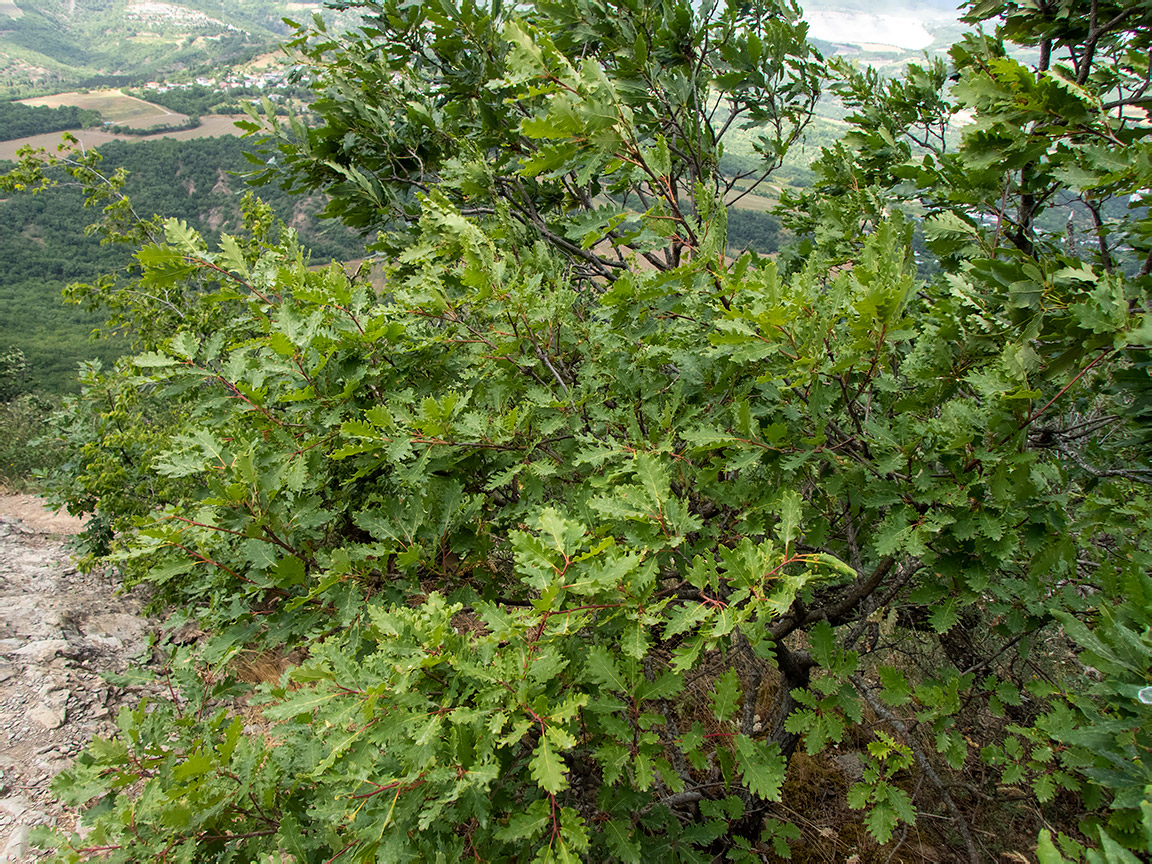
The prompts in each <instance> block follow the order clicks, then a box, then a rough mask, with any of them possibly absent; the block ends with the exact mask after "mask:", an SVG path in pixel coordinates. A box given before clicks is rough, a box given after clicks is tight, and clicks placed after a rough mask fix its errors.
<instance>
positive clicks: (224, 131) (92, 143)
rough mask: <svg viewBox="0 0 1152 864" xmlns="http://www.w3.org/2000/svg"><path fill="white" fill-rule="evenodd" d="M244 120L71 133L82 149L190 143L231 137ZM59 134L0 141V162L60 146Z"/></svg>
mask: <svg viewBox="0 0 1152 864" xmlns="http://www.w3.org/2000/svg"><path fill="white" fill-rule="evenodd" d="M52 98H58V97H52ZM175 116H177V117H179V116H182V115H179V114H178V115H175ZM247 119H248V118H247V116H246V115H244V114H209V115H205V117H204V118H203V122H202V123H201V124H200V126H198V127H197V128H195V129H181V130H180V131H179V132H163V133H161V134H159V135H147V136H140V135H112V134H110V133H108V132H101V131H99V130H96V129H83V130H79V131H75V132H72V133H71V134H73V135H75V136H76V137H77V138H78V139H79V140H80V143H81V145H83V146H84V147H85V148H92V147H98V146H100V145H101V144H104V143H106V142H108V141H151V140H152V139H154V138H178V139H179V140H181V141H190V140H192V139H193V138H214V137H216V136H217V135H235V134H237V132H238V131H239V130H237V129H236V127H235V126H234V125H233V123H234V122H235V121H236V120H247ZM61 134H62V133H60V132H51V133H49V134H47V135H32V136H31V137H29V138H20V139H18V140H16V141H0V160H5V159H15V158H16V151H17V150H19V149H20V148H21V147H33V148H36V147H46V148H48V149H49V150H55V149H56V145H57V144H59V143H60V135H61Z"/></svg>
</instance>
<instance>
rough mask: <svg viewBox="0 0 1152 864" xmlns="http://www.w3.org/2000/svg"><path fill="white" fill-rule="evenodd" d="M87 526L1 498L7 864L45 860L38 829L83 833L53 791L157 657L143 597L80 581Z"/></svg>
mask: <svg viewBox="0 0 1152 864" xmlns="http://www.w3.org/2000/svg"><path fill="white" fill-rule="evenodd" d="M80 528H81V524H80V522H79V521H78V520H76V519H73V518H72V517H70V516H68V515H67V514H63V513H55V514H53V513H49V512H47V511H46V510H45V509H44V507H43V506H42V502H41V501H40V500H39V499H38V498H35V497H34V496H31V495H11V494H3V493H0V862H3V864H14V862H21V864H24V862H32V861H36V860H37V859H38V857H39V856H38V854H37V851H36V850H35V849H32V848H31V847H30V845H29V843H28V835H29V833H30V832H31V830H32V827H33V826H35V825H38V824H44V823H50V824H57V825H60V826H62V827H65V828H72V827H74V825H75V821H76V814H75V813H69V812H68V811H67V809H66V808H64V807H62V806H60V805H59V804H57V803H56V802H55V801H54V800H53V797H52V794H51V792H50V791H49V789H48V784H49V782H50V781H51V779H52V777H53V776H55V775H56V774H57V773H58V772H60V771H62V770H64V769H65V768H67V767H68V766H69V765H70V764H71V762H72V759H73V758H74V757H75V755H76V754H77V753H78V752H79V751H80V749H81V748H82V747H83V746H84V744H85V743H86V742H87V741H88V740H90V739H91V738H92V736H93V735H97V734H108V733H109V732H110V731H111V729H112V724H111V718H112V717H113V716H114V714H115V712H116V711H117V710H118V709H119V705H121V704H123V703H124V702H125V701H131V699H132V698H133V695H134V694H131V693H126V692H125V691H123V690H122V689H121V688H118V687H115V686H111V685H109V684H108V683H107V682H106V681H104V679H103V678H102V677H101V673H104V672H109V671H112V672H123V671H124V670H126V669H127V668H128V666H129V665H130V664H132V663H134V662H139V658H140V657H141V655H142V654H143V652H144V651H145V649H146V648H147V642H148V636H149V633H150V631H151V630H152V623H151V622H149V621H147V620H146V619H144V618H142V617H141V616H140V614H139V610H140V607H141V605H142V604H141V601H140V598H139V597H137V596H133V595H132V594H124V593H118V591H117V588H118V586H117V584H116V582H115V581H114V579H111V578H109V577H108V575H106V574H104V573H87V574H85V573H80V572H79V571H77V569H76V566H75V564H74V563H73V562H72V560H71V558H70V556H69V553H68V548H67V540H68V535H71V534H74V533H76V532H78V531H79V530H80Z"/></svg>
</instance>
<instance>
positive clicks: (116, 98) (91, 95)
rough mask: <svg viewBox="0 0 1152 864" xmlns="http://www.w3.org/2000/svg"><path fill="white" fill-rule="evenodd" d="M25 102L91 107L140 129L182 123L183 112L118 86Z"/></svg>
mask: <svg viewBox="0 0 1152 864" xmlns="http://www.w3.org/2000/svg"><path fill="white" fill-rule="evenodd" d="M20 101H21V102H23V103H24V104H25V105H47V106H48V107H49V108H59V107H60V106H62V105H75V106H76V107H77V108H91V109H93V110H95V111H99V112H100V116H101V117H103V118H104V119H105V120H109V121H111V122H112V123H126V124H128V125H129V126H135V127H137V128H140V129H147V128H148V127H149V126H159V125H161V124H175V123H182V122H183V121H185V120H187V119H188V115H187V114H179V113H177V112H175V111H169V110H168V109H167V108H164V107H162V106H160V105H153V104H152V103H151V102H145V101H144V100H143V99H137V98H136V97H135V96H125V95H124V94H123V93H121V92H120V91H119V90H92V91H90V92H88V93H77V92H75V91H73V92H70V93H57V94H56V95H54V96H37V97H36V98H34V99H22V100H20Z"/></svg>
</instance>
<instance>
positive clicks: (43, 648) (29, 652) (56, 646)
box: [12, 639, 68, 663]
mask: <svg viewBox="0 0 1152 864" xmlns="http://www.w3.org/2000/svg"><path fill="white" fill-rule="evenodd" d="M67 650H68V643H67V642H65V641H64V640H63V639H37V640H36V641H35V642H29V643H28V644H27V645H25V646H24V647H23V648H21V649H20V650H19V651H13V652H12V653H13V655H14V656H16V657H19V658H20V659H21V660H24V661H25V662H27V663H49V662H51V661H52V660H55V659H56V656H57V655H58V654H60V653H62V652H64V651H67Z"/></svg>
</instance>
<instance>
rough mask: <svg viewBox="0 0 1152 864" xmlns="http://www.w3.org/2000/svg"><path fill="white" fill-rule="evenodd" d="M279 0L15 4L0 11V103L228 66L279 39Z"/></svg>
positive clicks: (36, 0) (26, 0) (38, 0)
mask: <svg viewBox="0 0 1152 864" xmlns="http://www.w3.org/2000/svg"><path fill="white" fill-rule="evenodd" d="M285 12H286V6H285V4H284V3H283V2H277V0H227V2H223V3H221V2H205V0H188V2H182V3H180V4H175V3H147V2H138V0H95V2H68V0H15V2H5V3H3V4H0V97H7V98H20V97H24V96H30V95H40V94H42V93H51V92H58V91H60V90H69V89H72V88H74V87H76V86H108V85H113V86H119V85H123V84H139V83H143V82H144V81H147V80H148V79H149V78H150V77H154V76H156V75H163V74H172V73H176V72H179V71H181V70H184V71H187V70H191V69H197V68H202V67H209V66H220V65H229V64H232V63H236V62H238V61H240V60H243V59H245V58H247V57H250V56H252V55H253V54H254V53H257V52H259V51H264V50H268V49H269V48H270V47H272V46H273V45H275V44H276V42H277V41H279V40H281V39H283V37H284V36H285V35H286V32H287V31H286V28H285V26H284V24H283V22H282V21H281V16H282V15H283V14H285Z"/></svg>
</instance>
